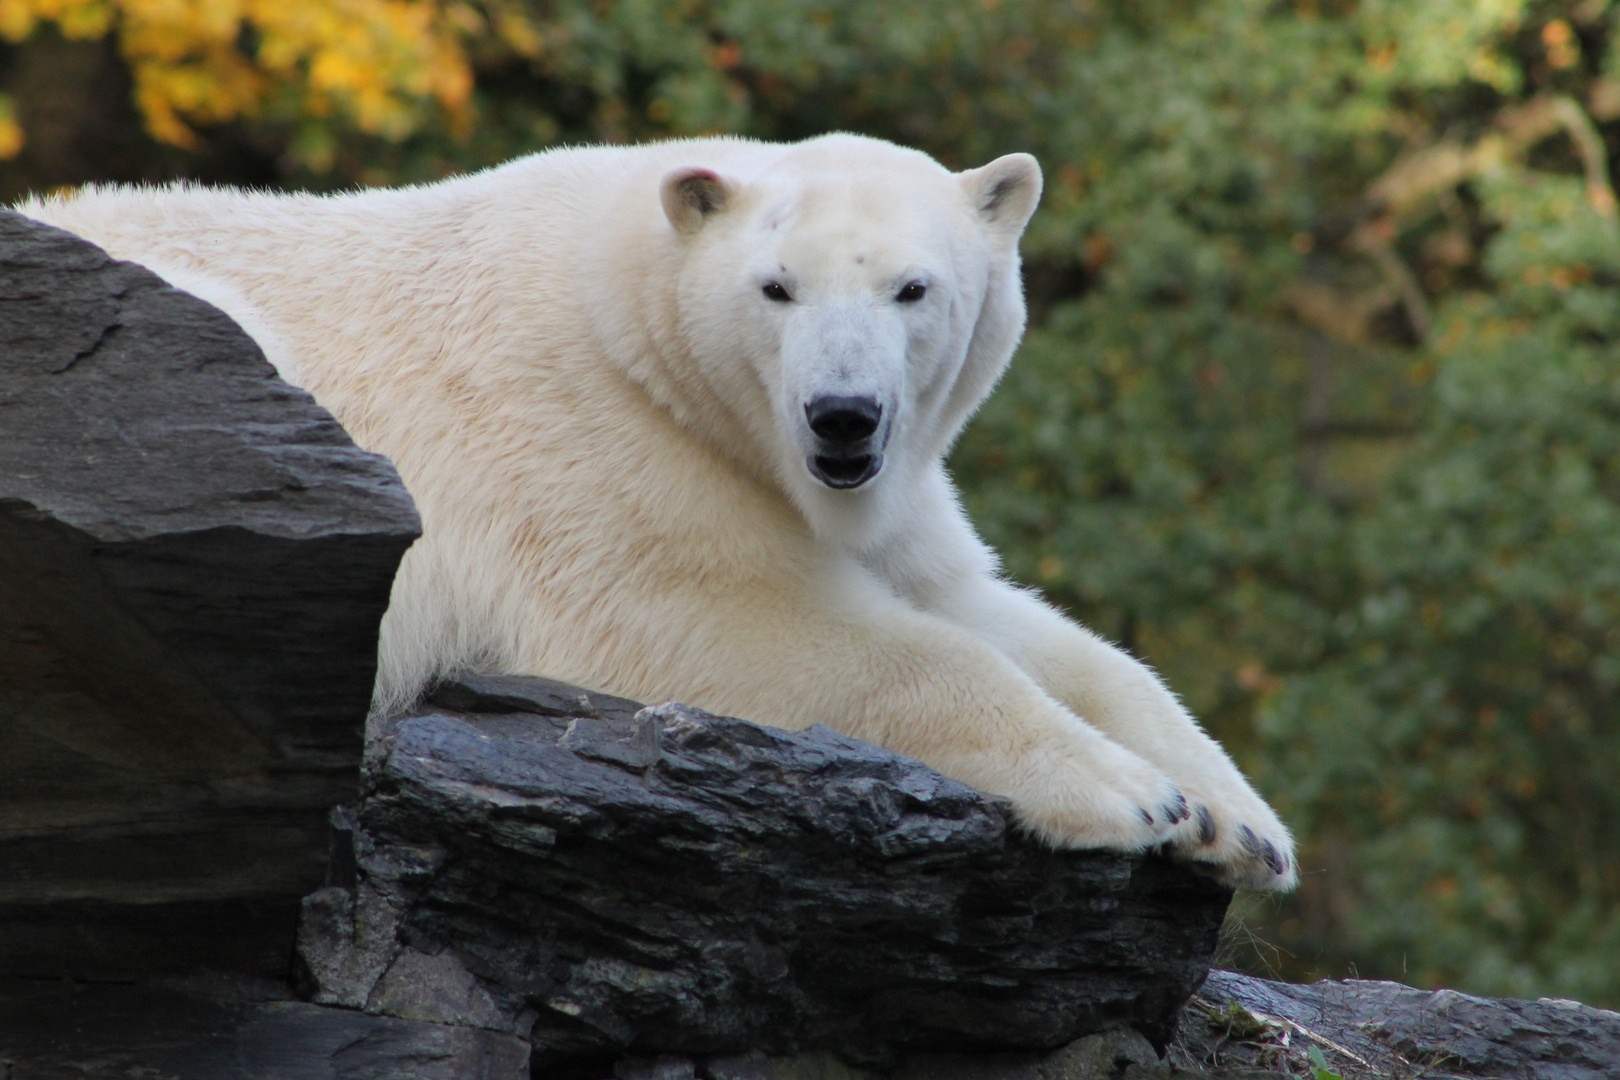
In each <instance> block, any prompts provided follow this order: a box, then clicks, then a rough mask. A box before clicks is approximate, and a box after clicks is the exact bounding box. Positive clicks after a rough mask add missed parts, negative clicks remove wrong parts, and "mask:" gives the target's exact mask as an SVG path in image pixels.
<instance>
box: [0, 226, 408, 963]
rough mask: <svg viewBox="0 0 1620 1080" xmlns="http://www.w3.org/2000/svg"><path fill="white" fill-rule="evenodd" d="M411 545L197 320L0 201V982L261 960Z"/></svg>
mask: <svg viewBox="0 0 1620 1080" xmlns="http://www.w3.org/2000/svg"><path fill="white" fill-rule="evenodd" d="M417 532H418V522H417V518H416V512H415V510H414V508H413V506H412V504H411V501H410V498H409V496H407V495H406V493H405V490H404V487H403V486H402V485H401V484H400V482H399V478H398V476H397V475H396V474H395V472H394V470H393V467H392V466H391V465H390V464H389V463H388V462H387V461H385V460H384V459H382V458H380V457H377V456H376V455H373V454H368V453H364V452H363V451H361V450H359V449H358V448H356V447H355V445H354V444H353V443H352V442H351V441H350V440H349V438H348V436H347V435H346V434H345V433H344V432H343V430H342V429H341V428H340V427H339V426H338V425H337V423H336V421H334V420H333V419H332V417H331V416H330V415H329V414H327V413H326V411H325V410H323V409H321V408H320V407H319V406H317V405H316V404H315V403H314V401H313V400H312V399H311V398H310V397H309V396H308V395H307V394H304V393H303V392H302V391H299V390H296V389H294V388H292V387H290V386H288V385H287V384H285V383H283V382H282V381H281V380H280V379H278V378H276V376H275V372H274V371H273V370H272V369H271V367H270V365H269V364H268V363H266V362H265V360H264V358H263V356H262V355H261V354H260V353H259V350H258V348H257V347H256V346H255V345H254V344H253V342H252V341H250V340H249V339H248V338H247V337H246V335H244V334H243V333H242V331H241V330H240V329H238V328H237V327H236V325H235V324H234V323H232V322H231V321H230V320H229V319H227V318H226V317H225V316H224V315H222V314H221V313H220V312H218V311H217V310H215V309H214V308H212V307H210V306H208V305H207V304H204V303H203V302H201V301H199V300H197V299H196V298H194V297H191V296H189V295H187V294H185V293H182V292H178V291H176V290H175V289H172V288H170V287H169V286H168V285H166V284H165V283H164V282H163V281H161V280H160V279H158V278H157V277H155V276H154V275H152V274H151V273H149V272H147V271H145V270H143V269H141V268H139V267H137V266H133V265H130V264H128V263H119V262H116V261H114V260H112V259H110V258H108V257H107V255H106V254H105V253H103V252H102V251H101V250H100V249H98V248H95V247H93V246H92V245H90V244H86V243H84V242H82V241H80V240H77V239H76V238H74V237H71V236H69V235H68V234H66V233H62V232H59V231H57V230H54V229H50V228H46V227H44V226H41V225H38V224H36V223H34V222H31V221H28V220H27V219H24V218H21V217H19V216H18V215H15V214H11V213H4V212H0V745H3V746H4V747H5V752H4V753H3V754H0V971H4V972H7V973H11V974H20V975H28V976H31V977H42V978H45V977H49V978H113V977H118V978H124V977H130V976H133V975H136V974H140V973H149V972H152V971H161V970H186V969H189V968H192V967H195V966H198V965H203V964H212V965H223V966H228V967H233V968H236V969H239V970H245V971H250V972H256V973H263V974H274V973H277V972H284V971H285V968H286V964H287V955H288V950H289V948H290V944H291V940H292V933H293V927H294V919H295V916H296V911H297V906H298V900H299V898H300V897H301V896H302V895H303V894H304V893H306V892H308V891H309V890H310V888H312V887H314V886H316V885H318V884H319V883H320V881H321V877H322V874H323V872H324V861H325V854H326V847H327V841H326V827H325V817H326V812H327V810H328V809H329V808H330V806H331V805H332V804H333V803H334V802H338V801H341V800H343V799H349V798H353V796H354V794H355V790H356V766H357V765H358V762H359V759H360V753H361V744H362V730H361V728H362V723H363V719H364V716H365V713H366V706H367V702H368V699H369V695H370V688H371V681H372V675H373V670H374V666H375V654H376V644H375V643H376V635H377V625H378V622H379V620H380V619H381V617H382V613H383V610H384V608H385V607H386V606H387V603H388V592H389V587H390V583H391V581H392V579H393V575H394V571H395V568H396V567H397V565H398V563H399V559H400V557H401V555H402V554H403V553H404V551H405V549H406V548H407V547H408V546H409V545H410V543H411V542H412V540H413V539H414V538H415V537H416V535H417Z"/></svg>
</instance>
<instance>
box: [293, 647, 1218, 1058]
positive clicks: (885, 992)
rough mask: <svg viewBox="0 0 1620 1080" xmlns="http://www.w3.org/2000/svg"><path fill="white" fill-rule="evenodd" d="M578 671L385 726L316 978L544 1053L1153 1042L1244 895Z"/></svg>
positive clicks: (892, 765) (468, 695)
mask: <svg viewBox="0 0 1620 1080" xmlns="http://www.w3.org/2000/svg"><path fill="white" fill-rule="evenodd" d="M580 693H581V692H580V691H578V690H576V689H574V688H567V687H559V686H558V685H557V684H552V683H547V682H546V681H545V680H534V679H496V678H483V679H477V680H474V679H469V680H466V681H463V682H459V683H451V684H447V685H445V686H443V687H441V688H440V689H439V691H438V692H437V694H436V695H435V697H434V698H433V699H432V703H431V704H430V705H429V706H428V707H426V708H425V709H423V710H422V711H421V712H419V713H418V714H416V715H410V716H406V717H403V718H400V719H397V720H395V721H392V722H391V723H389V724H386V725H384V726H382V727H381V728H379V730H378V731H377V732H376V733H375V746H374V747H373V749H372V751H371V754H370V758H371V761H372V765H371V771H370V775H369V777H368V779H367V782H366V783H367V793H366V795H365V797H364V799H363V800H362V802H361V804H360V809H359V812H358V814H357V815H349V816H340V818H339V822H340V826H341V831H344V832H346V834H347V839H348V842H350V843H352V844H353V847H354V854H353V865H354V867H355V868H356V869H355V875H354V878H353V880H336V881H335V882H334V887H332V888H329V889H326V890H323V891H322V892H321V893H318V894H316V895H315V896H313V897H311V898H310V900H309V901H307V902H306V908H305V926H304V931H303V933H302V934H301V937H300V943H301V949H302V953H303V956H304V960H305V963H306V965H307V967H308V969H309V972H310V975H311V980H312V982H313V983H314V984H315V985H316V986H317V988H318V1000H322V1001H329V1002H334V1003H344V1004H349V1005H354V1006H363V1007H366V1008H368V1009H371V1010H374V1011H380V1012H386V1013H394V1014H399V1015H411V1016H415V1017H418V1018H423V1019H444V1020H451V1021H454V1022H459V1023H470V1024H474V1025H478V1026H484V1027H489V1028H492V1029H496V1030H502V1031H508V1032H511V1033H514V1034H519V1035H524V1036H527V1037H529V1038H531V1039H532V1040H533V1043H534V1048H535V1055H536V1061H537V1062H538V1063H540V1064H542V1065H543V1064H545V1063H547V1062H556V1061H562V1060H566V1059H570V1058H572V1059H584V1058H591V1057H596V1056H600V1055H602V1054H604V1053H607V1054H622V1053H632V1054H634V1053H644V1054H647V1053H650V1054H656V1053H681V1054H725V1053H733V1054H734V1053H741V1052H745V1051H760V1052H765V1053H788V1052H796V1051H805V1050H828V1051H834V1052H836V1053H838V1054H840V1055H842V1056H844V1057H845V1058H847V1059H849V1060H852V1061H862V1062H868V1063H876V1064H893V1063H895V1062H897V1061H898V1060H899V1059H900V1058H901V1057H903V1056H904V1055H905V1054H906V1053H907V1052H909V1051H915V1050H927V1051H930V1052H945V1051H973V1050H1006V1049H1032V1050H1033V1049H1050V1048H1053V1047H1057V1046H1060V1045H1062V1044H1064V1043H1067V1042H1069V1041H1071V1040H1073V1039H1075V1038H1077V1037H1079V1036H1081V1035H1084V1034H1087V1033H1088V1032H1092V1031H1097V1030H1101V1029H1103V1028H1107V1027H1112V1026H1118V1025H1131V1026H1135V1027H1137V1028H1139V1029H1140V1030H1142V1031H1144V1032H1145V1033H1147V1034H1148V1035H1149V1036H1150V1037H1152V1038H1155V1039H1157V1040H1158V1041H1160V1042H1161V1043H1162V1042H1163V1041H1164V1040H1165V1039H1166V1038H1167V1037H1168V1036H1169V1034H1170V1030H1171V1025H1172V1023H1173V1019H1174V1016H1175V1012H1176V1010H1177V1008H1179V1006H1180V1005H1181V1003H1182V1002H1183V1001H1185V1000H1186V998H1187V995H1188V994H1190V993H1191V992H1192V991H1193V990H1194V989H1195V988H1196V987H1197V986H1198V984H1199V982H1200V981H1201V979H1202V978H1203V975H1204V971H1205V969H1206V967H1207V965H1208V962H1209V957H1210V954H1211V952H1212V950H1213V948H1214V944H1215V937H1216V934H1217V932H1218V930H1219V927H1220V923H1221V918H1222V915H1223V913H1224V911H1225V908H1226V904H1227V901H1228V899H1229V896H1230V894H1229V892H1228V891H1227V890H1226V889H1225V888H1224V887H1222V886H1220V885H1218V884H1216V883H1214V882H1212V881H1210V880H1209V879H1207V878H1205V877H1203V876H1201V875H1199V874H1197V873H1195V872H1193V871H1191V870H1188V869H1186V868H1184V867H1181V866H1177V865H1174V864H1172V863H1170V862H1168V861H1167V860H1164V859H1162V858H1159V857H1154V856H1129V855H1121V854H1117V853H1109V852H1056V851H1052V850H1050V849H1049V848H1047V847H1045V846H1043V845H1041V844H1039V843H1036V842H1033V841H1031V840H1029V839H1027V838H1025V837H1023V836H1021V835H1020V834H1019V833H1018V831H1017V830H1016V829H1015V828H1013V827H1012V826H1011V825H1010V819H1009V816H1008V813H1007V809H1006V806H1005V804H1004V803H1002V802H1001V801H999V800H996V799H992V798H989V797H986V796H984V795H982V794H980V793H978V792H975V791H973V790H972V789H970V788H968V787H966V786H965V785H963V784H960V783H958V782H956V781H953V780H950V779H947V778H946V777H943V776H941V775H939V774H938V773H936V772H934V771H933V770H931V769H929V768H927V767H926V766H923V765H921V764H920V763H918V762H916V761H913V760H911V759H909V758H904V757H901V756H899V755H897V754H893V753H890V752H888V751H884V750H880V749H877V748H875V747H872V746H869V745H867V744H865V743H861V742H858V741H856V740H853V739H850V738H847V737H845V736H843V735H839V734H837V733H836V732H834V731H831V730H829V729H827V728H821V727H817V728H812V729H810V730H808V731H803V732H786V731H780V730H776V729H772V728H766V727H761V726H759V725H755V724H751V723H748V722H746V721H742V720H734V719H728V718H724V717H717V716H712V715H709V714H707V713H704V712H701V711H699V710H695V709H689V708H686V707H684V706H660V707H656V708H653V709H647V710H643V711H640V712H636V711H634V709H635V705H634V703H633V702H624V701H623V700H622V699H613V698H608V697H605V696H593V697H587V698H585V699H583V700H582V699H581V698H580V696H579V695H580ZM525 703H528V706H529V709H528V711H522V708H523V706H524V704H525ZM485 709H487V710H491V711H476V710H485ZM580 713H590V714H594V715H590V716H583V717H582V716H580V715H579V714H580ZM346 862H347V858H340V859H338V860H336V864H337V865H339V866H342V865H344V864H345V863H346ZM340 877H341V874H340Z"/></svg>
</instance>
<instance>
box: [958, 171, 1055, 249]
mask: <svg viewBox="0 0 1620 1080" xmlns="http://www.w3.org/2000/svg"><path fill="white" fill-rule="evenodd" d="M957 179H958V180H960V181H961V183H962V188H963V190H964V191H966V192H967V197H968V202H969V203H970V204H972V206H973V209H974V210H976V211H977V212H978V215H979V220H980V221H982V222H984V224H985V226H986V227H987V228H989V229H991V230H993V231H995V232H998V233H1003V234H1008V235H1011V236H1019V235H1021V234H1022V233H1023V231H1024V226H1025V225H1028V224H1029V218H1030V215H1031V214H1033V213H1035V204H1036V203H1038V202H1040V201H1041V167H1040V165H1038V164H1037V163H1036V161H1035V159H1034V158H1032V157H1030V156H1029V155H1028V154H1008V155H1007V156H1005V157H998V158H996V160H994V161H992V162H991V163H990V164H988V165H986V166H984V167H983V168H979V169H969V170H968V171H967V172H964V173H958V174H957Z"/></svg>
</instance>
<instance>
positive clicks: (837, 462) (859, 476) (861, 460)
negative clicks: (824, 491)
mask: <svg viewBox="0 0 1620 1080" xmlns="http://www.w3.org/2000/svg"><path fill="white" fill-rule="evenodd" d="M881 468H883V455H882V454H855V455H852V456H850V457H829V456H828V455H826V454H815V455H813V456H812V457H811V458H810V472H811V473H812V474H813V475H814V476H815V478H816V479H817V480H820V481H821V482H822V483H823V484H826V485H827V486H828V487H830V488H840V489H843V488H856V487H860V486H861V485H862V484H864V483H866V482H867V481H868V480H870V479H872V477H874V476H876V475H877V474H878V470H879V469H881Z"/></svg>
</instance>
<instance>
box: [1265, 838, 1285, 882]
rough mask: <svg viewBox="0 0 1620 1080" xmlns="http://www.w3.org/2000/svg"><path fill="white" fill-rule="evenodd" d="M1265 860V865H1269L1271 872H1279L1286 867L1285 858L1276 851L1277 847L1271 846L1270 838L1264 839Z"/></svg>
mask: <svg viewBox="0 0 1620 1080" xmlns="http://www.w3.org/2000/svg"><path fill="white" fill-rule="evenodd" d="M1265 860H1266V865H1267V866H1269V867H1271V872H1272V873H1273V874H1280V873H1282V872H1283V871H1285V870H1287V869H1288V862H1287V860H1286V859H1284V858H1283V857H1282V855H1281V853H1279V852H1278V851H1277V849H1276V848H1275V847H1273V846H1272V843H1271V841H1270V840H1267V841H1266V854H1265Z"/></svg>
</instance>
